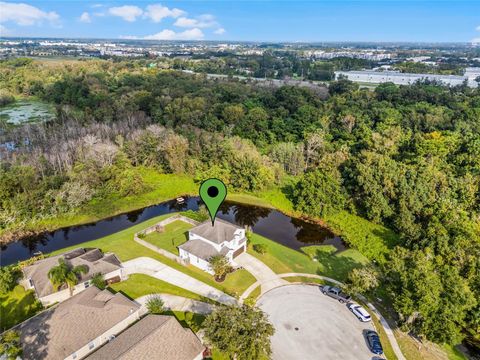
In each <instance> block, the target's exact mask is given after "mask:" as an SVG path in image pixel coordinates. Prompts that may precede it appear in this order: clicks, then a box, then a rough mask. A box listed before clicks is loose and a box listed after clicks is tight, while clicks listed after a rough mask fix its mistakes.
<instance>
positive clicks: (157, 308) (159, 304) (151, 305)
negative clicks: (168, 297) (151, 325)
mask: <svg viewBox="0 0 480 360" xmlns="http://www.w3.org/2000/svg"><path fill="white" fill-rule="evenodd" d="M146 306H147V309H148V311H149V312H150V313H151V314H161V313H163V312H164V311H165V303H164V301H163V300H162V298H161V297H160V296H156V295H152V296H150V297H149V298H148V300H147V304H146Z"/></svg>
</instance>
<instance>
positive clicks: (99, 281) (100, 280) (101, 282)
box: [90, 273, 106, 290]
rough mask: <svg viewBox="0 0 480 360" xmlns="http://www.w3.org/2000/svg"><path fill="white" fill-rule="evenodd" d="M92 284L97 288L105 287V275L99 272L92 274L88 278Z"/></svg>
mask: <svg viewBox="0 0 480 360" xmlns="http://www.w3.org/2000/svg"><path fill="white" fill-rule="evenodd" d="M90 282H91V283H92V285H94V286H96V287H97V288H99V289H102V290H103V289H105V287H106V284H105V277H104V276H103V275H102V274H101V273H96V274H93V276H92V278H91V279H90Z"/></svg>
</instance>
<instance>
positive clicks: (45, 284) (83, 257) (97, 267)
mask: <svg viewBox="0 0 480 360" xmlns="http://www.w3.org/2000/svg"><path fill="white" fill-rule="evenodd" d="M60 258H63V259H64V260H65V262H66V263H67V264H68V265H69V266H71V267H75V266H78V265H83V266H86V268H87V273H86V274H80V276H79V277H80V279H79V283H78V285H76V286H75V287H74V289H73V294H74V295H75V294H78V293H79V292H81V291H83V290H85V289H86V288H88V287H89V286H90V283H91V282H90V280H91V278H92V277H93V275H95V274H102V275H103V277H104V278H105V280H106V282H107V283H109V284H110V283H114V282H119V281H122V280H125V279H126V276H127V275H126V273H125V272H124V269H123V267H122V263H121V262H120V260H119V259H118V258H117V257H116V256H115V254H112V253H106V254H103V253H102V252H101V251H100V250H99V249H96V248H90V249H85V248H78V249H75V250H72V251H69V252H67V253H65V254H62V255H57V256H51V257H47V258H45V259H42V260H39V261H36V262H35V263H33V264H32V265H30V266H27V267H25V268H24V269H23V274H24V275H25V278H24V281H23V282H22V285H23V286H24V287H25V288H26V289H33V290H35V294H36V295H37V297H38V299H39V300H40V301H41V302H42V304H43V305H45V306H48V305H51V304H54V303H56V302H60V301H64V300H66V299H68V298H69V297H70V291H69V290H68V289H67V288H66V286H63V287H61V288H60V290H59V291H55V290H54V289H53V285H52V283H51V282H50V279H49V278H48V272H49V271H50V269H51V268H52V267H54V266H57V265H58V259H60Z"/></svg>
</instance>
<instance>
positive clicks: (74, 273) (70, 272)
mask: <svg viewBox="0 0 480 360" xmlns="http://www.w3.org/2000/svg"><path fill="white" fill-rule="evenodd" d="M86 273H88V268H87V266H86V265H78V266H75V267H73V268H72V267H71V266H70V265H69V264H67V263H66V262H65V259H64V258H60V259H58V265H57V266H54V267H52V268H51V269H50V270H49V271H48V278H49V279H50V281H51V283H52V285H53V288H54V289H55V291H58V288H59V287H60V286H62V285H64V284H66V285H67V287H68V289H69V290H70V296H72V295H73V288H74V287H75V285H77V283H78V277H79V275H80V274H86Z"/></svg>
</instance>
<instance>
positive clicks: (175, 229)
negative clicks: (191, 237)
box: [143, 220, 193, 255]
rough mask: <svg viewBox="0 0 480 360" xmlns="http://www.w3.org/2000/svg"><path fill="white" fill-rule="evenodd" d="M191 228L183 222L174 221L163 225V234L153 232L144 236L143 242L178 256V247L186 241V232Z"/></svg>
mask: <svg viewBox="0 0 480 360" xmlns="http://www.w3.org/2000/svg"><path fill="white" fill-rule="evenodd" d="M192 227H193V226H192V225H191V224H188V223H186V222H185V221H181V220H175V221H174V222H172V223H170V224H167V225H165V227H164V231H163V232H158V231H154V232H152V233H150V234H148V235H146V236H145V238H144V239H143V240H145V241H147V242H149V243H151V244H153V245H155V246H157V247H159V248H161V249H164V250H167V251H169V252H171V253H172V254H175V255H178V248H177V246H178V245H181V244H183V243H184V242H185V241H187V240H188V230H190V229H191V228H192Z"/></svg>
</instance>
